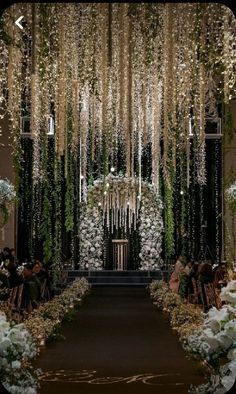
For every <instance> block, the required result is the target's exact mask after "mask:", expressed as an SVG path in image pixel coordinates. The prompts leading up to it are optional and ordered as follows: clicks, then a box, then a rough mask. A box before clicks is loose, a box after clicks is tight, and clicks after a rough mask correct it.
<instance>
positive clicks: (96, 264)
mask: <svg viewBox="0 0 236 394" xmlns="http://www.w3.org/2000/svg"><path fill="white" fill-rule="evenodd" d="M103 232H104V230H103V221H102V215H101V212H100V210H99V208H97V207H91V206H86V207H84V211H83V213H82V215H81V219H80V232H79V240H80V266H81V268H83V269H95V270H102V268H103V260H102V254H103V243H104V240H103Z"/></svg>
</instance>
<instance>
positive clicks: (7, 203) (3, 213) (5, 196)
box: [0, 179, 16, 228]
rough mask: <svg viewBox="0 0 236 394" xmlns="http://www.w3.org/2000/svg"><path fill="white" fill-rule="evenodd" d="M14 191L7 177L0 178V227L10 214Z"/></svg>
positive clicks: (14, 195)
mask: <svg viewBox="0 0 236 394" xmlns="http://www.w3.org/2000/svg"><path fill="white" fill-rule="evenodd" d="M15 197H16V193H15V190H14V186H13V185H12V183H10V181H9V180H8V179H5V180H4V179H0V228H1V227H3V226H4V225H5V224H6V222H7V220H8V218H9V215H10V212H11V209H12V205H13V203H14V201H15Z"/></svg>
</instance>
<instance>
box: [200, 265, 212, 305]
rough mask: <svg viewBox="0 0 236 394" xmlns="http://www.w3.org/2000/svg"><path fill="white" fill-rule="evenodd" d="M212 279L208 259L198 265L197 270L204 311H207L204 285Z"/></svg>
mask: <svg viewBox="0 0 236 394" xmlns="http://www.w3.org/2000/svg"><path fill="white" fill-rule="evenodd" d="M213 280H214V274H213V269H212V264H211V262H210V261H205V262H203V263H202V264H200V266H199V270H198V281H199V283H200V286H201V294H202V300H201V303H202V304H203V308H204V312H207V308H208V307H207V295H206V292H205V288H204V285H207V284H209V283H213Z"/></svg>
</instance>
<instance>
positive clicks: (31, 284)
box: [23, 264, 40, 312]
mask: <svg viewBox="0 0 236 394" xmlns="http://www.w3.org/2000/svg"><path fill="white" fill-rule="evenodd" d="M23 277H24V302H25V306H26V308H27V310H28V312H30V311H31V309H32V308H37V306H38V302H39V301H40V282H39V281H38V280H37V278H36V277H35V275H33V267H32V265H31V264H27V265H25V266H24V270H23Z"/></svg>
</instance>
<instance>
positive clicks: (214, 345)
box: [185, 281, 236, 394]
mask: <svg viewBox="0 0 236 394" xmlns="http://www.w3.org/2000/svg"><path fill="white" fill-rule="evenodd" d="M235 295H236V281H231V282H229V283H228V285H227V286H226V287H224V288H223V289H222V290H221V294H220V298H221V300H222V301H225V302H227V304H225V305H223V307H222V308H221V309H220V310H217V309H216V308H215V307H213V308H211V309H210V310H209V312H208V313H206V314H205V320H204V324H203V329H202V330H199V331H197V332H195V333H194V334H193V335H190V336H189V338H188V340H187V343H185V348H186V350H188V351H189V352H191V353H193V354H196V355H198V356H199V357H200V358H201V359H202V360H206V361H207V362H208V363H209V364H210V365H211V366H212V368H213V370H214V371H215V373H213V374H212V376H211V379H210V382H209V383H208V384H207V385H201V386H199V387H196V388H195V387H192V389H191V391H190V392H191V394H201V393H212V394H213V393H214V394H215V393H217V394H224V393H226V392H227V391H228V390H229V389H230V388H231V387H232V385H233V384H234V381H235V379H236V297H235ZM225 357H226V358H227V359H228V360H229V362H227V363H226V364H225V365H223V366H220V361H221V359H222V358H225Z"/></svg>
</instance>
